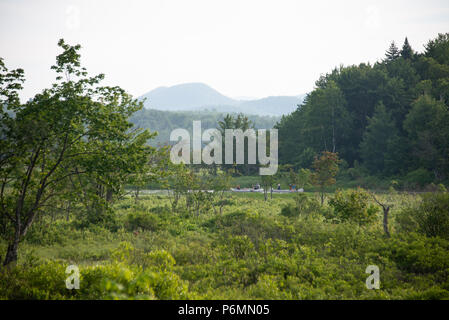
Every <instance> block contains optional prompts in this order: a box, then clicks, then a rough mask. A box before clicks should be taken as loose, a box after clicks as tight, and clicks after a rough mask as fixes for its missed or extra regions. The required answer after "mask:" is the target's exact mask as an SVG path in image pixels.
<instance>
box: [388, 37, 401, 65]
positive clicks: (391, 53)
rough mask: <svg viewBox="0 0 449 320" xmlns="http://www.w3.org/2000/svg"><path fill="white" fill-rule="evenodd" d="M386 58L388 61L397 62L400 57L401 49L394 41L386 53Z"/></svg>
mask: <svg viewBox="0 0 449 320" xmlns="http://www.w3.org/2000/svg"><path fill="white" fill-rule="evenodd" d="M385 56H386V57H387V58H386V60H387V61H393V60H396V58H398V57H399V56H400V52H399V49H398V47H397V46H396V43H395V42H394V41H392V42H391V44H390V47H389V48H388V50H387V51H386V52H385Z"/></svg>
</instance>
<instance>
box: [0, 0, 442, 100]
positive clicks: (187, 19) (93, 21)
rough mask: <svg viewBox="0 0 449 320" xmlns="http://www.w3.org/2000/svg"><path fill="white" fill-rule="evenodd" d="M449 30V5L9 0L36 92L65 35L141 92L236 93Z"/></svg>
mask: <svg viewBox="0 0 449 320" xmlns="http://www.w3.org/2000/svg"><path fill="white" fill-rule="evenodd" d="M442 32H449V1H447V0H445V1H437V0H427V1H411V0H408V1H395V0H388V1H384V0H376V1H320V0H315V1H297V0H296V1H294V0H291V1H283V0H274V1H263V0H254V1H250V0H226V1H214V0H198V1H197V0H195V1H192V0H189V1H187V0H183V1H181V0H178V1H168V0H164V1H162V0H148V1H132V0H127V1H126V0H125V1H111V0H109V1H95V0H86V1H76V0H71V1H61V0H59V1H56V0H54V1H49V0H36V1H31V0H30V1H25V0H0V56H1V57H3V58H4V59H5V61H6V64H7V66H8V67H9V68H17V67H21V68H24V69H25V74H26V78H27V83H26V84H25V91H24V95H23V97H24V98H28V97H30V96H32V95H34V94H35V93H36V92H38V91H40V90H41V89H42V88H44V87H46V86H48V85H49V84H50V83H52V81H53V79H54V73H53V71H51V70H50V66H51V65H52V64H53V63H54V61H55V56H56V55H57V54H58V47H57V41H58V39H60V38H64V39H65V40H66V41H67V42H69V43H70V44H76V43H79V44H81V45H82V47H83V49H82V51H81V54H82V63H83V65H84V66H86V67H87V68H88V70H89V71H90V73H91V74H95V73H100V72H102V73H105V74H106V82H105V84H113V85H119V86H121V87H123V88H124V89H126V90H127V91H128V92H130V93H131V94H133V95H135V96H139V95H141V94H143V93H146V92H147V91H149V90H151V89H154V88H156V87H159V86H169V85H174V84H179V83H184V82H204V83H206V84H208V85H210V86H212V87H213V88H215V89H217V90H218V91H220V92H221V93H223V94H226V95H228V96H231V97H236V96H251V97H263V96H269V95H297V94H300V93H305V92H308V91H310V90H311V89H312V88H313V86H314V82H315V80H317V79H318V77H319V76H320V74H323V73H326V72H329V71H330V70H331V69H332V68H333V67H335V66H338V65H340V64H344V65H348V64H358V63H360V62H375V61H377V60H379V59H381V58H383V55H384V52H385V50H386V49H387V48H388V46H389V43H390V42H391V41H392V40H395V41H396V42H397V43H399V44H400V45H402V42H403V40H404V38H405V36H408V38H409V41H410V43H411V45H412V47H413V48H414V49H415V50H418V51H422V50H423V45H424V44H425V43H426V42H427V41H428V40H429V39H430V38H434V37H436V36H437V34H438V33H442Z"/></svg>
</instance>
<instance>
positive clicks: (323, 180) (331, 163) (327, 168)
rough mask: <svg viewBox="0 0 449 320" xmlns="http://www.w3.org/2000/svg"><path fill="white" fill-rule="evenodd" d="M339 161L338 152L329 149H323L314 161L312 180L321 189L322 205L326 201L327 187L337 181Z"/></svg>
mask: <svg viewBox="0 0 449 320" xmlns="http://www.w3.org/2000/svg"><path fill="white" fill-rule="evenodd" d="M339 162H340V159H339V158H338V154H337V153H333V152H329V151H323V152H322V153H321V155H320V156H316V157H315V160H314V161H313V169H314V171H313V173H312V182H313V184H314V185H316V186H318V187H319V189H320V197H321V205H323V203H324V190H325V188H326V187H327V186H331V185H333V184H335V183H336V180H335V176H336V175H337V173H338V164H339Z"/></svg>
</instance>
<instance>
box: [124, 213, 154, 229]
mask: <svg viewBox="0 0 449 320" xmlns="http://www.w3.org/2000/svg"><path fill="white" fill-rule="evenodd" d="M125 225H126V227H127V229H128V230H130V231H134V230H137V229H142V230H148V231H156V230H158V227H159V225H160V219H159V217H158V216H157V215H155V214H153V213H149V212H142V211H133V212H131V213H129V214H128V216H127V217H126V222H125Z"/></svg>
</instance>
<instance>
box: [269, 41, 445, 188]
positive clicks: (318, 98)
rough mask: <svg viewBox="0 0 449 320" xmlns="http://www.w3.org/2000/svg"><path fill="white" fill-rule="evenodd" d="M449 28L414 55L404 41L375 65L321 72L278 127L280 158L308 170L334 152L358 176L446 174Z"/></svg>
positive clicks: (435, 177)
mask: <svg viewBox="0 0 449 320" xmlns="http://www.w3.org/2000/svg"><path fill="white" fill-rule="evenodd" d="M448 106H449V33H446V34H439V35H438V37H437V38H435V39H433V40H430V41H429V42H428V43H427V45H425V50H424V52H422V53H418V52H416V51H415V50H413V48H411V46H410V44H409V42H408V39H407V38H406V39H405V41H404V43H403V45H402V48H398V47H397V46H396V44H395V43H394V42H392V43H391V46H390V47H389V48H388V50H387V51H386V54H385V58H384V59H383V60H382V61H380V62H376V63H375V64H374V65H371V64H369V63H361V64H359V65H352V66H340V67H339V68H335V69H334V70H332V72H330V73H327V74H325V75H322V76H321V77H320V79H318V81H316V88H315V89H314V90H313V91H312V92H310V93H309V94H308V95H307V97H306V99H305V101H304V103H303V104H302V105H300V106H299V107H298V109H297V110H296V111H295V112H293V113H292V114H290V115H288V116H284V117H283V118H282V119H281V121H280V122H279V123H278V124H277V125H276V128H278V129H279V158H280V163H283V164H293V165H295V167H296V168H302V167H304V168H308V167H310V165H311V163H312V161H313V158H314V156H315V154H316V153H317V152H320V151H322V150H327V151H331V152H338V154H339V156H340V158H341V159H343V160H344V162H343V164H342V167H346V168H354V169H353V171H352V172H353V174H354V176H353V178H355V176H357V175H371V176H377V177H381V178H388V177H390V178H398V177H406V178H407V179H408V180H410V181H411V182H416V183H418V184H419V185H425V184H428V183H431V182H442V181H446V182H447V181H448V179H449V110H448Z"/></svg>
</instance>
